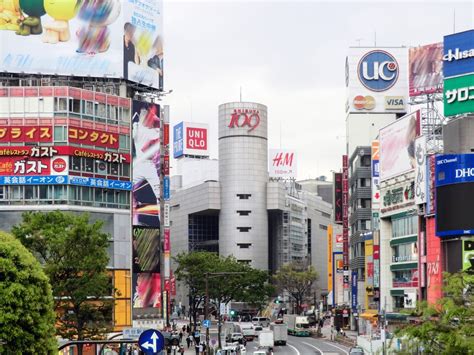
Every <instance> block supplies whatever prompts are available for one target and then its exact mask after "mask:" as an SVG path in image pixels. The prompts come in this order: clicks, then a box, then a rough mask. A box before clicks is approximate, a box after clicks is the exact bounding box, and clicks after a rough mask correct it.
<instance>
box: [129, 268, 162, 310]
mask: <svg viewBox="0 0 474 355" xmlns="http://www.w3.org/2000/svg"><path fill="white" fill-rule="evenodd" d="M132 293H133V299H132V307H133V318H134V319H137V318H138V317H139V316H140V315H143V314H149V315H150V316H152V317H156V318H158V317H159V316H160V315H161V277H160V274H159V273H149V272H147V273H134V274H133V277H132Z"/></svg>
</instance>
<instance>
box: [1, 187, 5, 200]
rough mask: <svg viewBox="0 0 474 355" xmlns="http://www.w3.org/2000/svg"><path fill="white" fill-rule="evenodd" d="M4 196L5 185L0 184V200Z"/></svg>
mask: <svg viewBox="0 0 474 355" xmlns="http://www.w3.org/2000/svg"><path fill="white" fill-rule="evenodd" d="M5 197H6V194H5V186H0V200H3V199H4V198H5Z"/></svg>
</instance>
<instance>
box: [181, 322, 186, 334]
mask: <svg viewBox="0 0 474 355" xmlns="http://www.w3.org/2000/svg"><path fill="white" fill-rule="evenodd" d="M181 330H182V331H183V333H184V332H185V331H186V324H185V325H183V327H182V328H181Z"/></svg>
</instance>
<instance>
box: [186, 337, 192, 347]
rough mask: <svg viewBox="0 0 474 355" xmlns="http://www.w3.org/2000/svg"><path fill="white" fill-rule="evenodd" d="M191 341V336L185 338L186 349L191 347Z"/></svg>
mask: <svg viewBox="0 0 474 355" xmlns="http://www.w3.org/2000/svg"><path fill="white" fill-rule="evenodd" d="M192 341H193V336H192V335H191V334H189V336H188V337H186V344H188V349H189V347H190V346H191V343H192Z"/></svg>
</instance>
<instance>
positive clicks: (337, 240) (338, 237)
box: [336, 234, 344, 249]
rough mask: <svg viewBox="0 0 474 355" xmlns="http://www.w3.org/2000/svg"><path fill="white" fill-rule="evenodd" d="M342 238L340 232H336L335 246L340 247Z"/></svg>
mask: <svg viewBox="0 0 474 355" xmlns="http://www.w3.org/2000/svg"><path fill="white" fill-rule="evenodd" d="M343 240H344V238H343V237H342V234H336V248H338V249H339V248H342V244H343Z"/></svg>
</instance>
